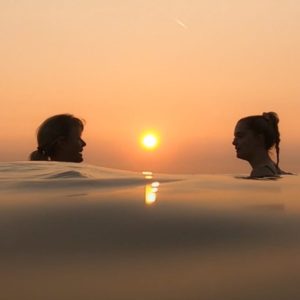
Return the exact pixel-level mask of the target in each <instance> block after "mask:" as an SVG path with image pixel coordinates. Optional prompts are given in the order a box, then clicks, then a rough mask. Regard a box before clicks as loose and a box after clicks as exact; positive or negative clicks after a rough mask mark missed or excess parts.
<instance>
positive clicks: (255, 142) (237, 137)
mask: <svg viewBox="0 0 300 300" xmlns="http://www.w3.org/2000/svg"><path fill="white" fill-rule="evenodd" d="M232 144H233V145H234V146H235V150H236V156H237V157H238V158H240V159H245V160H250V159H251V158H252V157H253V155H254V154H255V152H256V151H257V149H258V147H260V146H261V139H260V138H259V136H257V135H256V134H254V132H253V131H252V130H250V129H249V128H248V127H247V126H246V124H245V122H243V121H240V122H238V123H237V124H236V126H235V130H234V140H233V142H232Z"/></svg>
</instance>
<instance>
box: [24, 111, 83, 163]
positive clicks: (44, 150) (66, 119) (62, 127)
mask: <svg viewBox="0 0 300 300" xmlns="http://www.w3.org/2000/svg"><path fill="white" fill-rule="evenodd" d="M74 127H75V128H79V129H81V130H83V128H84V121H83V120H80V119H78V118H76V117H74V116H73V115H71V114H60V115H55V116H52V117H50V118H48V119H46V120H45V121H44V122H43V123H42V124H41V125H40V126H39V128H38V130H37V143H38V147H37V150H35V151H33V152H32V153H31V154H30V156H29V159H30V160H46V161H47V160H51V158H52V157H53V155H54V154H55V151H56V146H57V142H58V141H59V139H60V138H61V137H64V138H68V137H69V136H70V133H71V131H72V129H73V128H74Z"/></svg>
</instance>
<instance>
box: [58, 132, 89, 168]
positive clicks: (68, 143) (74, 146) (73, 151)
mask: <svg viewBox="0 0 300 300" xmlns="http://www.w3.org/2000/svg"><path fill="white" fill-rule="evenodd" d="M81 134H82V129H81V128H79V127H73V128H72V130H71V132H70V135H69V137H68V138H66V139H64V140H63V141H62V143H61V147H60V152H61V157H62V158H63V161H67V162H82V161H83V157H82V151H83V147H85V145H86V143H85V142H84V141H83V140H82V139H81Z"/></svg>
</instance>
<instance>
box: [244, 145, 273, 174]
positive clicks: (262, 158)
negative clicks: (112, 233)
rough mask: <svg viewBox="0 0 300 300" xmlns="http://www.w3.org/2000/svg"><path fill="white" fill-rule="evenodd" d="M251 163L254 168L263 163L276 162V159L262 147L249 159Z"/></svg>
mask: <svg viewBox="0 0 300 300" xmlns="http://www.w3.org/2000/svg"><path fill="white" fill-rule="evenodd" d="M249 163H250V165H251V167H252V169H255V168H257V167H260V166H263V165H269V164H274V161H273V160H272V159H271V158H270V156H269V154H268V152H267V151H266V150H265V149H262V150H261V151H257V152H256V153H255V155H254V156H253V157H252V158H251V159H249Z"/></svg>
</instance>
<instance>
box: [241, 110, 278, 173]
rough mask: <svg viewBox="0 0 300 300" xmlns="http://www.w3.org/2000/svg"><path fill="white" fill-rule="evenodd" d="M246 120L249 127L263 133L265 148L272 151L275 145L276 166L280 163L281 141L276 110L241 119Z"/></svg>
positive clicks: (255, 131) (257, 132) (256, 132)
mask: <svg viewBox="0 0 300 300" xmlns="http://www.w3.org/2000/svg"><path fill="white" fill-rule="evenodd" d="M239 122H245V124H246V126H247V127H248V129H250V130H251V131H253V132H254V133H255V134H257V135H259V134H261V135H263V137H264V141H265V149H266V150H267V151H270V150H271V149H272V148H273V147H275V150H276V166H277V168H278V165H279V152H280V149H279V143H280V133H279V129H278V123H279V117H278V115H277V114H276V113H275V112H267V113H266V112H264V113H263V114H262V115H257V116H249V117H245V118H242V119H240V120H239Z"/></svg>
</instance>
